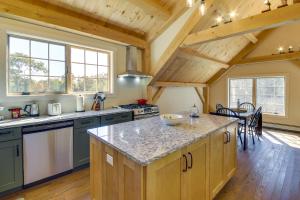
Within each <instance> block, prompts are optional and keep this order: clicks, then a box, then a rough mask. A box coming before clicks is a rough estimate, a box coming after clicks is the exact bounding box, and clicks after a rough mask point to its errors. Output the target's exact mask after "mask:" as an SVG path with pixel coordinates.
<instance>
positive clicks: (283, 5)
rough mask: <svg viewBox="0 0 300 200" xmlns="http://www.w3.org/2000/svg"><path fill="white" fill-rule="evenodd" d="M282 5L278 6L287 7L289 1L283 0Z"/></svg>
mask: <svg viewBox="0 0 300 200" xmlns="http://www.w3.org/2000/svg"><path fill="white" fill-rule="evenodd" d="M281 3H282V4H281V5H280V6H278V7H277V8H283V7H286V6H288V2H287V0H281Z"/></svg>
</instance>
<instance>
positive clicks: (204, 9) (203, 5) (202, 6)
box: [199, 0, 206, 16]
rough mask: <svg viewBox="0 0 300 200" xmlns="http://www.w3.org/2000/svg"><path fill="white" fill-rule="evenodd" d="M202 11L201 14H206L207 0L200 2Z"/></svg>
mask: <svg viewBox="0 0 300 200" xmlns="http://www.w3.org/2000/svg"><path fill="white" fill-rule="evenodd" d="M199 9H200V13H201V15H202V16H203V15H205V12H206V5H205V0H201V3H200V7H199Z"/></svg>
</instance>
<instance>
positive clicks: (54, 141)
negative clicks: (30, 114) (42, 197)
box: [22, 121, 74, 187]
mask: <svg viewBox="0 0 300 200" xmlns="http://www.w3.org/2000/svg"><path fill="white" fill-rule="evenodd" d="M73 123H74V122H73V121H65V122H57V123H51V124H44V125H35V126H34V125H33V126H27V127H23V128H22V132H23V156H24V157H23V159H24V186H25V187H29V186H32V185H34V184H37V183H41V182H44V181H47V180H49V179H51V178H52V177H53V176H55V177H56V176H59V175H61V174H64V173H67V172H69V171H70V170H72V169H73Z"/></svg>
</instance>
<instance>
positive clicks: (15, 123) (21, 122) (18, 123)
mask: <svg viewBox="0 0 300 200" xmlns="http://www.w3.org/2000/svg"><path fill="white" fill-rule="evenodd" d="M124 112H130V110H127V109H122V108H114V109H107V110H101V111H86V112H78V113H65V114H61V115H58V116H48V115H44V116H39V117H27V118H20V119H11V120H3V121H0V129H4V128H15V127H22V126H29V125H36V124H43V123H49V122H58V121H66V120H74V119H80V118H87V117H94V116H104V115H109V114H117V113H124Z"/></svg>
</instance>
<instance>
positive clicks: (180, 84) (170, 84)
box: [153, 81, 207, 88]
mask: <svg viewBox="0 0 300 200" xmlns="http://www.w3.org/2000/svg"><path fill="white" fill-rule="evenodd" d="M153 86H155V87H200V88H203V87H206V86H207V85H206V84H203V83H188V82H164V81H157V82H155V83H154V85H153Z"/></svg>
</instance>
